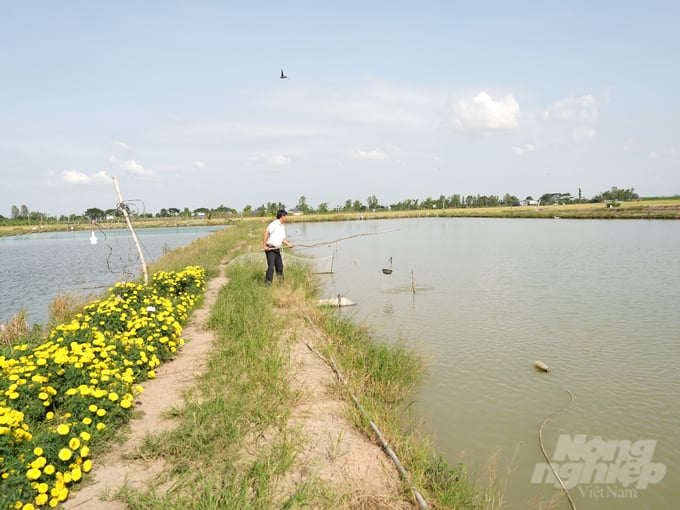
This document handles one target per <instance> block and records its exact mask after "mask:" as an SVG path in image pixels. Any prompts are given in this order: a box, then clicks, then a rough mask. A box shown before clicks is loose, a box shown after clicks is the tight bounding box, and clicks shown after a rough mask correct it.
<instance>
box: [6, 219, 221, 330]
mask: <svg viewBox="0 0 680 510" xmlns="http://www.w3.org/2000/svg"><path fill="white" fill-rule="evenodd" d="M219 228H223V227H177V228H148V229H138V230H136V231H135V233H136V234H137V237H138V239H139V242H140V246H141V248H142V254H143V255H144V260H145V262H146V263H147V264H148V263H150V262H153V261H154V260H157V259H158V258H160V257H161V256H162V255H164V254H165V253H167V252H168V251H170V250H172V249H174V248H179V247H181V246H186V245H188V244H190V243H191V242H193V241H194V240H196V239H198V238H201V237H204V236H207V235H209V234H210V233H212V232H214V231H215V230H218V229H219ZM92 236H93V233H92V232H91V231H86V232H83V231H77V232H51V233H34V234H26V235H22V236H13V237H0V288H1V289H2V292H1V293H0V322H6V321H7V320H9V319H10V318H11V317H12V316H13V315H14V314H15V313H17V312H19V311H20V310H21V309H25V310H26V311H27V315H28V321H29V322H30V323H31V324H36V323H43V322H46V321H47V319H48V307H49V305H50V303H51V302H52V301H53V300H54V298H55V296H56V295H57V294H58V293H60V292H77V293H82V294H98V293H99V292H101V291H102V290H104V289H105V288H106V287H108V286H110V285H111V284H113V283H115V282H117V281H121V280H133V279H135V278H136V277H138V276H139V275H140V274H141V262H140V260H139V255H138V253H137V248H136V247H135V245H134V242H133V239H132V236H131V235H130V232H129V231H128V230H105V231H99V230H97V231H95V232H94V237H95V239H96V240H95V241H94V244H93V241H92V239H91V238H92Z"/></svg>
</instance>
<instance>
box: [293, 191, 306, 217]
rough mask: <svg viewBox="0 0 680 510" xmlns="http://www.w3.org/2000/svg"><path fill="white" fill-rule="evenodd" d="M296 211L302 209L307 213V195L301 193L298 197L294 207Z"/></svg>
mask: <svg viewBox="0 0 680 510" xmlns="http://www.w3.org/2000/svg"><path fill="white" fill-rule="evenodd" d="M295 208H296V209H297V210H298V211H302V212H303V213H305V214H306V213H308V212H309V206H308V205H307V197H305V196H304V195H302V196H301V197H300V199H299V200H298V203H297V206H296V207H295Z"/></svg>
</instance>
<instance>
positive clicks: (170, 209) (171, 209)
mask: <svg viewBox="0 0 680 510" xmlns="http://www.w3.org/2000/svg"><path fill="white" fill-rule="evenodd" d="M168 213H169V214H172V215H173V216H177V215H178V214H179V209H177V207H168Z"/></svg>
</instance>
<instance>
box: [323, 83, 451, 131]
mask: <svg viewBox="0 0 680 510" xmlns="http://www.w3.org/2000/svg"><path fill="white" fill-rule="evenodd" d="M442 102H443V98H442V97H441V96H439V95H438V94H434V93H429V94H424V93H421V92H417V91H412V90H409V89H400V88H389V87H373V88H369V89H365V90H360V91H354V92H347V93H346V94H344V95H343V97H342V99H338V100H334V101H333V100H331V101H323V103H322V104H320V105H319V106H317V107H316V108H315V111H317V112H321V113H323V114H324V115H326V116H327V117H328V118H329V119H330V121H331V122H332V124H333V125H336V124H337V123H338V122H341V123H350V124H359V125H366V126H373V127H375V126H379V127H389V128H399V129H408V130H419V129H425V128H428V127H432V126H433V125H435V122H436V115H437V111H438V108H440V105H441V103H442Z"/></svg>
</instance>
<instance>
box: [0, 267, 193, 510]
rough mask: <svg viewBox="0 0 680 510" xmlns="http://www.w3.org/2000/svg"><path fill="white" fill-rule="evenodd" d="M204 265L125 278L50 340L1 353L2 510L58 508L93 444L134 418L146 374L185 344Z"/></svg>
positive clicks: (87, 468)
mask: <svg viewBox="0 0 680 510" xmlns="http://www.w3.org/2000/svg"><path fill="white" fill-rule="evenodd" d="M204 285H205V273H204V270H203V269H202V268H200V267H197V266H189V267H187V268H185V269H184V271H182V272H180V273H175V272H158V273H156V274H154V275H153V278H152V282H151V284H150V285H148V286H145V285H140V284H135V283H117V284H115V286H113V287H112V288H111V289H110V295H109V296H108V297H106V298H103V299H99V300H96V301H93V302H91V303H90V304H88V305H87V306H86V307H85V308H84V309H83V312H82V313H80V314H78V316H77V317H76V318H75V319H74V320H73V321H71V322H70V323H68V324H60V325H59V326H57V327H55V328H54V329H53V330H52V331H51V333H50V335H49V338H48V339H47V341H45V342H44V343H43V344H41V345H39V346H37V347H34V348H29V347H28V346H27V345H19V346H15V348H14V353H13V355H12V356H11V357H5V356H0V509H3V508H14V509H23V510H30V509H34V508H40V507H56V506H57V505H59V503H60V502H62V501H65V500H66V499H67V498H68V494H69V488H70V487H71V486H72V485H73V484H74V483H76V482H78V481H79V480H80V479H81V478H82V476H83V473H87V472H88V471H90V470H91V469H92V461H91V460H90V459H89V446H88V445H89V444H90V443H91V441H92V440H93V439H95V438H96V437H97V436H98V435H100V434H102V433H103V431H104V430H105V429H106V428H107V427H108V428H111V427H113V428H115V427H118V426H120V425H121V424H122V423H124V422H125V421H127V420H128V419H129V417H130V411H131V409H132V408H133V407H134V403H135V394H138V393H140V392H141V391H142V387H141V386H140V385H139V383H140V382H141V381H144V380H146V379H149V378H153V377H155V372H154V370H155V368H156V367H158V366H159V365H160V364H161V363H163V362H164V361H167V360H169V359H171V358H172V357H173V356H174V355H175V353H176V352H177V349H178V348H179V347H180V346H181V345H182V344H183V343H184V341H183V339H182V338H181V336H180V335H181V332H182V324H183V322H184V321H185V320H186V318H187V316H188V313H189V311H190V310H191V309H192V308H193V307H194V305H195V303H196V300H197V299H198V298H200V297H201V296H202V294H203V292H204V290H205V287H204Z"/></svg>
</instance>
